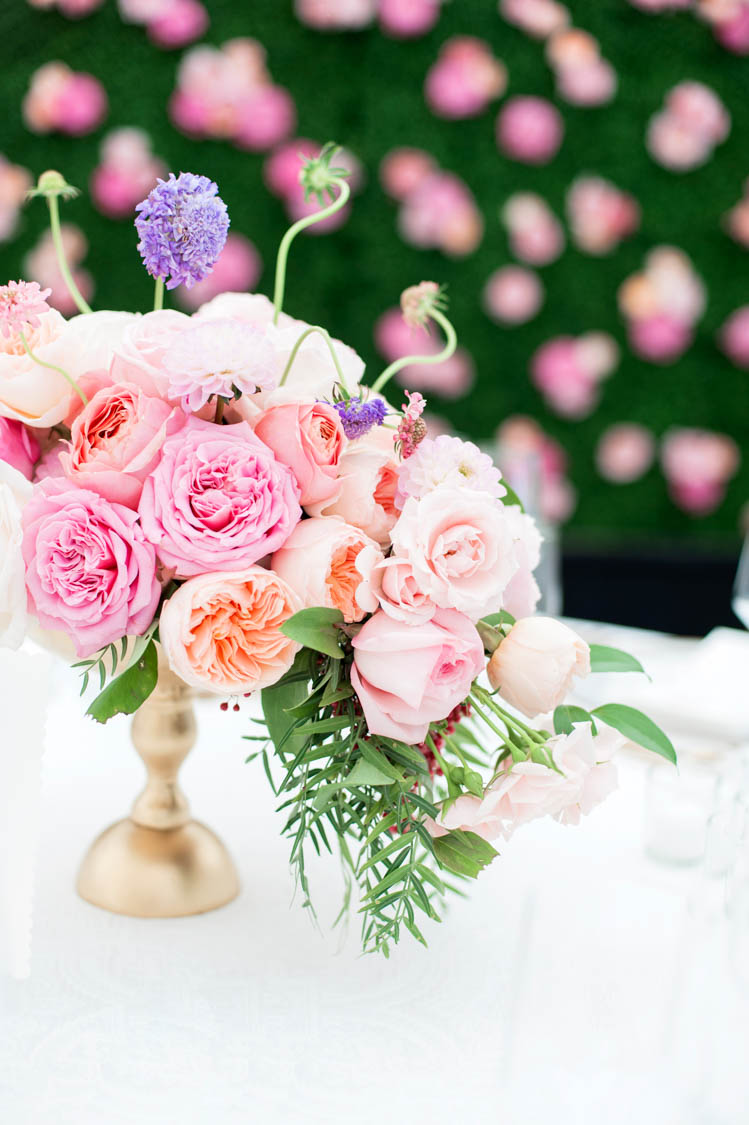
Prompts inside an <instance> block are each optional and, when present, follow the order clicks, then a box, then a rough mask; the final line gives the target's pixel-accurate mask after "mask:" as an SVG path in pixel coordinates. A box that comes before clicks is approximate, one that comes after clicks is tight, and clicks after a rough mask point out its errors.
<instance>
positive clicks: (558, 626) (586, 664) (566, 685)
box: [487, 617, 590, 719]
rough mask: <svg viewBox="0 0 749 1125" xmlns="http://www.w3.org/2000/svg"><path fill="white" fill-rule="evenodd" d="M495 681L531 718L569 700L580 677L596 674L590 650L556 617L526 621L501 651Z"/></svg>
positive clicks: (492, 671) (493, 668)
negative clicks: (566, 698)
mask: <svg viewBox="0 0 749 1125" xmlns="http://www.w3.org/2000/svg"><path fill="white" fill-rule="evenodd" d="M487 671H488V675H489V683H490V684H491V685H492V687H493V688H494V689H495V690H496V691H498V692H499V693H500V695H501V696H502V698H503V699H504V700H505V701H506V702H507V703H509V704H510V706H511V707H516V708H517V709H518V711H522V713H523V714H524V715H527V716H528V718H529V719H534V718H535V717H536V715H544V714H546V713H547V711H553V710H554V708H555V707H558V706H559V704H560V703H563V702H564V699H565V697H566V695H567V693H568V692H569V690H570V687H571V685H572V680H573V677H574V676H587V675H588V673H589V672H590V649H589V648H588V645H587V644H586V643H585V641H584V640H583V639H582V638H581V637H578V635H577V633H575V632H573V631H572V629H570V628H569V626H568V625H564V624H562V622H561V621H556V620H555V619H554V618H553V617H524V618H521V619H520V620H519V621H517V622H516V623H515V624H514V625H513V627H512V628H511V629H510V632H509V633H508V634H507V636H506V637H505V639H504V640H503V641H502V643H501V644H500V645H499V647H498V648H497V649H495V651H494V654H493V655H492V658H491V660H490V661H489V667H488V669H487Z"/></svg>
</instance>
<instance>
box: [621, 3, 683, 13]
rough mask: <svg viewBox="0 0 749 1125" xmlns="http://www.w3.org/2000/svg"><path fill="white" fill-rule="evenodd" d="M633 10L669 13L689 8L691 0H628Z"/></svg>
mask: <svg viewBox="0 0 749 1125" xmlns="http://www.w3.org/2000/svg"><path fill="white" fill-rule="evenodd" d="M629 2H630V4H631V5H632V7H633V8H639V9H640V10H641V11H643V12H670V11H678V10H679V9H680V8H691V7H692V4H693V0H629Z"/></svg>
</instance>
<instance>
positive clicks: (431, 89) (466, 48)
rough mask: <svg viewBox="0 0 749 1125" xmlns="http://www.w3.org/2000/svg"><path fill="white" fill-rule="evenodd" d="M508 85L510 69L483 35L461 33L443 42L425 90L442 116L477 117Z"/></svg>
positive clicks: (431, 102)
mask: <svg viewBox="0 0 749 1125" xmlns="http://www.w3.org/2000/svg"><path fill="white" fill-rule="evenodd" d="M506 89H507V69H506V67H505V66H504V64H503V63H501V62H500V61H499V60H498V59H495V57H494V55H493V54H492V51H491V48H490V47H489V45H488V44H487V43H485V42H484V41H483V40H482V39H476V38H474V37H473V36H469V35H458V36H455V37H454V38H453V39H448V40H447V41H446V42H445V43H443V44H442V47H441V48H440V53H439V55H438V56H437V61H436V62H435V63H434V64H433V65H432V66H431V67H430V69H429V71H428V72H427V77H426V83H425V86H424V93H425V96H426V100H427V103H428V104H429V107H430V109H431V110H432V111H433V112H434V113H436V114H438V115H439V116H440V117H447V118H451V119H453V120H454V119H457V118H461V117H476V116H477V115H478V114H480V113H483V112H484V110H485V109H486V108H487V106H488V105H489V104H490V103H491V102H492V101H494V99H495V98H499V97H501V96H502V94H503V93H504V92H505V90H506Z"/></svg>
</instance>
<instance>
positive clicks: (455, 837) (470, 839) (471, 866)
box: [434, 828, 499, 879]
mask: <svg viewBox="0 0 749 1125" xmlns="http://www.w3.org/2000/svg"><path fill="white" fill-rule="evenodd" d="M434 854H435V855H436V856H437V859H438V860H439V862H440V863H441V865H442V866H443V867H446V868H447V869H448V871H454V872H455V874H456V875H464V876H467V877H468V878H469V879H475V878H477V876H478V874H479V872H480V871H482V870H483V869H484V868H485V867H487V866H488V865H489V864H490V863H491V861H492V860H493V859H494V857H495V856H497V855H499V852H498V851H497V850H496V848H493V847H492V846H491V844H490V843H488V841H486V840H483V839H482V838H481V836H477V835H476V833H475V832H464V831H463V830H462V828H457V829H455V831H453V832H448V833H447V835H446V836H438V837H437V838H436V839H435V841H434Z"/></svg>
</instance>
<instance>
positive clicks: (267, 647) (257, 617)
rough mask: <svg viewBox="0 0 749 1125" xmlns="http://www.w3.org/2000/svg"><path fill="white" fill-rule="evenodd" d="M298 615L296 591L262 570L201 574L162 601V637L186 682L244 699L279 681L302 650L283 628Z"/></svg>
mask: <svg viewBox="0 0 749 1125" xmlns="http://www.w3.org/2000/svg"><path fill="white" fill-rule="evenodd" d="M299 609H301V603H300V602H299V599H298V598H297V596H296V594H295V593H294V592H293V590H291V589H290V588H289V587H288V586H287V585H286V583H285V582H284V581H283V579H281V578H279V577H278V575H277V574H274V573H273V571H271V570H265V569H264V568H263V567H261V566H248V567H245V568H243V569H242V570H239V571H235V572H226V573H223V574H202V575H200V576H198V577H197V578H191V579H190V580H189V581H188V582H185V583H184V585H182V586H180V587H179V589H178V590H177V592H176V593H174V594H172V596H171V598H169V600H168V601H167V602H165V604H164V606H163V608H162V610H161V617H160V619H159V637H160V639H161V643H162V645H163V646H164V652H165V653H166V656H167V660H168V661H169V666H170V668H171V669H172V671H174V672H176V674H177V675H178V676H179V677H180V679H182V680H184V681H185V683H187V684H191V685H192V686H193V687H197V688H203V689H205V690H207V691H213V692H217V693H218V694H220V695H237V694H245V693H246V692H251V691H259V690H260V689H261V688H265V687H269V686H270V685H271V684H274V683H276V681H277V680H280V679H281V676H283V674H284V672H287V671H288V670H289V668H290V667H291V665H292V664H293V662H294V657H295V656H296V654H297V652H298V651H299V648H300V646H299V645H298V644H296V643H295V642H294V641H292V640H290V639H289V638H288V637H286V636H284V634H283V633H282V632H281V629H280V627H281V625H283V623H284V622H285V621H287V620H288V619H289V617H291V616H292V615H293V614H294V613H296V612H297V611H298V610H299Z"/></svg>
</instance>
